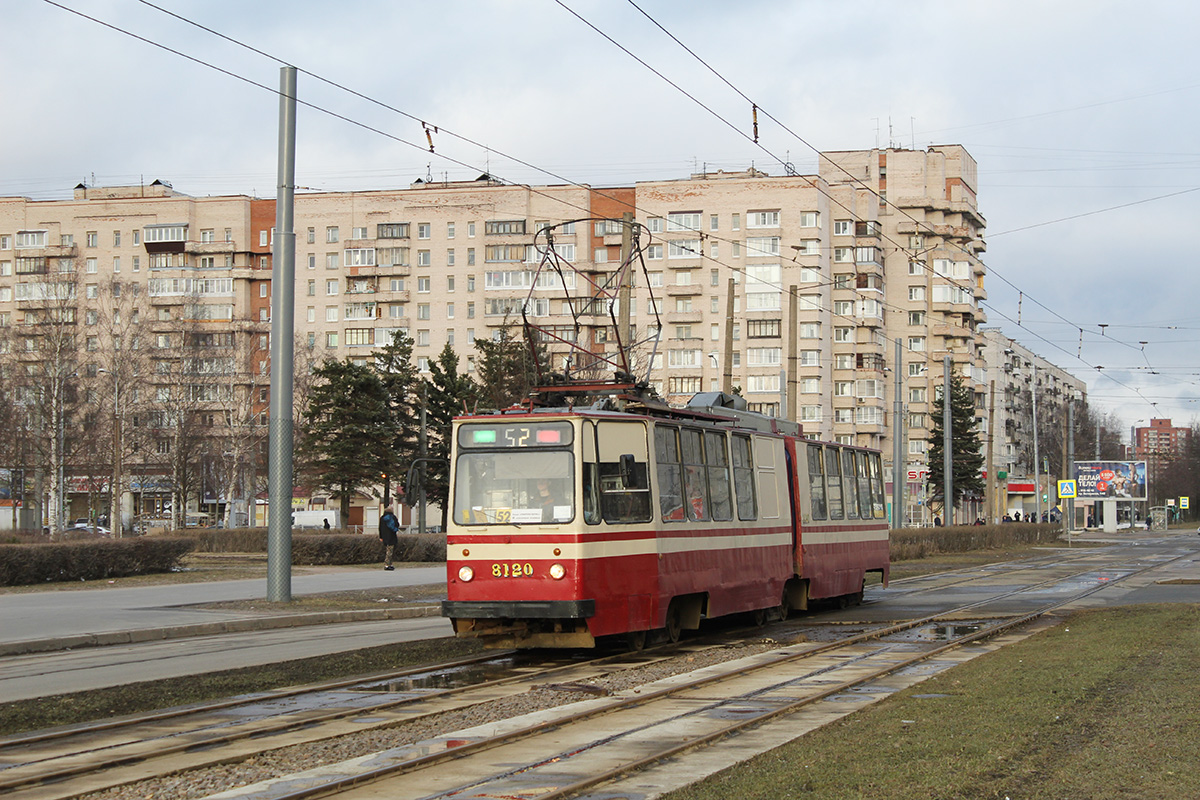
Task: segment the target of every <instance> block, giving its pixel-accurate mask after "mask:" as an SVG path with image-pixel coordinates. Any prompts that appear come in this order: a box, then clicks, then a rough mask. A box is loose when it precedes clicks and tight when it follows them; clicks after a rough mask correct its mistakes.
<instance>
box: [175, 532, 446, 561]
mask: <svg viewBox="0 0 1200 800" xmlns="http://www.w3.org/2000/svg"><path fill="white" fill-rule="evenodd" d="M188 535H189V536H190V537H192V538H193V539H195V540H196V552H198V553H265V552H267V529H266V528H231V529H228V530H225V529H220V528H216V529H213V528H209V529H205V530H201V531H196V530H190V531H188ZM382 560H383V544H382V543H381V542H380V541H379V537H378V536H375V535H373V534H361V533H296V532H293V533H292V563H293V564H302V565H312V564H374V563H376V562H378V561H382ZM393 560H395V561H419V562H437V561H445V560H446V536H445V534H438V533H427V534H425V535H424V536H418V535H417V534H400V536H399V543H398V544H397V545H396V551H395V553H394V554H393Z"/></svg>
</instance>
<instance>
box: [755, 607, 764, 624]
mask: <svg viewBox="0 0 1200 800" xmlns="http://www.w3.org/2000/svg"><path fill="white" fill-rule="evenodd" d="M766 624H767V610H766V609H765V608H756V609H754V627H756V628H761V627H762V626H763V625H766Z"/></svg>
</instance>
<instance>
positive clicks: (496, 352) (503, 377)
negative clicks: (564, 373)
mask: <svg viewBox="0 0 1200 800" xmlns="http://www.w3.org/2000/svg"><path fill="white" fill-rule="evenodd" d="M475 349H476V350H478V351H479V358H478V360H477V362H476V370H475V371H476V374H477V375H478V380H479V400H480V402H481V403H482V405H483V406H484V407H485V408H487V409H490V410H497V409H502V408H507V407H508V406H511V405H515V404H517V403H520V402H521V401H522V400H524V399H525V398H526V397H528V396H529V391H530V389H532V388H533V387H534V386H535V385H536V384H537V375H538V369H537V364H536V363H535V357H536V358H537V360H538V361H540V362H541V363H543V364H544V363H545V361H546V353H545V347H543V346H535V347H534V348H532V349H531V348H530V346H529V342H528V340H527V339H525V338H524V337H521V336H517V335H516V333H515V332H514V329H513V327H512V326H511V325H505V326H504V327H502V328H500V329H499V332H498V335H497V337H496V338H495V339H476V340H475ZM541 372H542V373H543V374H544V373H545V372H546V370H545V369H544V368H543V369H542V370H541Z"/></svg>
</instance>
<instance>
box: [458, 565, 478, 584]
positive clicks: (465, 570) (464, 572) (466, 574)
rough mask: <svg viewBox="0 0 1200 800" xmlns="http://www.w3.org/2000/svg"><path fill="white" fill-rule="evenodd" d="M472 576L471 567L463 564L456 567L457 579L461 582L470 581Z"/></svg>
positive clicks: (473, 575)
mask: <svg viewBox="0 0 1200 800" xmlns="http://www.w3.org/2000/svg"><path fill="white" fill-rule="evenodd" d="M474 577H475V570H473V569H471V568H470V567H466V566H463V567H459V568H458V579H459V580H460V581H462V582H463V583H470V582H471V580H473V579H474Z"/></svg>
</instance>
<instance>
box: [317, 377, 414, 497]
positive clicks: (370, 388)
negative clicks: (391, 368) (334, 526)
mask: <svg viewBox="0 0 1200 800" xmlns="http://www.w3.org/2000/svg"><path fill="white" fill-rule="evenodd" d="M314 376H315V377H316V383H315V384H314V385H313V387H312V390H311V391H310V393H309V397H308V404H307V406H306V407H305V409H304V414H303V416H302V423H301V424H302V426H303V429H304V430H303V436H302V437H301V438H300V447H299V448H298V449H297V460H298V461H299V462H300V466H301V471H302V473H303V474H304V475H305V477H306V478H307V479H308V480H309V481H311V482H312V484H313V486H314V487H315V488H319V489H322V490H324V491H328V492H330V493H331V494H333V495H334V496H336V497H338V498H339V499H340V501H341V510H342V519H349V517H350V498H351V496H352V495H353V494H354V493H355V492H357V491H360V490H364V489H373V488H374V487H376V486H378V485H379V474H380V465H382V464H384V463H387V458H388V453H389V450H390V448H391V444H392V442H393V441H394V440H395V438H396V433H397V426H396V422H395V420H394V419H393V417H392V413H391V409H390V407H389V405H390V397H389V395H388V390H387V387H386V386H385V385H384V382H383V380H381V379H380V377H379V375H377V374H376V373H375V370H373V369H372V368H371V367H367V366H362V365H358V364H355V363H353V362H350V361H335V360H329V361H326V362H325V363H324V364H322V365H321V366H320V367H318V368H317V369H316V370H315V372H314Z"/></svg>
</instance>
